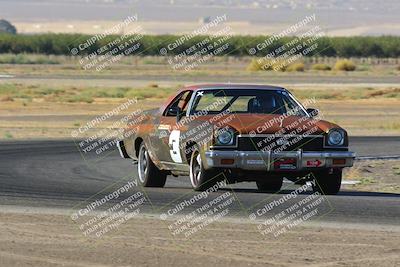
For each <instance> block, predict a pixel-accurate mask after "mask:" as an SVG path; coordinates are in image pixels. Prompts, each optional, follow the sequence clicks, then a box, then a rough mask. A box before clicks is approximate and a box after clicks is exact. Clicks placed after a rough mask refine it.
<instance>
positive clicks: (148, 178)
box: [138, 142, 167, 187]
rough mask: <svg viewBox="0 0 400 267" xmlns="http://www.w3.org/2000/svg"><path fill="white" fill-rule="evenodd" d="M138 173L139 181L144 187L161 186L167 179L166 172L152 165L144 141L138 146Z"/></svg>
mask: <svg viewBox="0 0 400 267" xmlns="http://www.w3.org/2000/svg"><path fill="white" fill-rule="evenodd" d="M138 174H139V183H140V184H141V185H142V186H145V187H163V186H164V185H165V182H166V180H167V174H166V173H165V172H163V171H161V170H159V169H158V168H157V166H156V165H154V163H153V161H152V160H151V158H150V155H149V152H148V150H147V148H146V145H145V144H144V142H142V144H141V145H140V148H139V156H138Z"/></svg>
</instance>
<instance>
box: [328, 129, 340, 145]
mask: <svg viewBox="0 0 400 267" xmlns="http://www.w3.org/2000/svg"><path fill="white" fill-rule="evenodd" d="M343 142H344V132H343V131H341V130H332V131H330V132H329V134H328V144H329V145H331V146H341V145H343Z"/></svg>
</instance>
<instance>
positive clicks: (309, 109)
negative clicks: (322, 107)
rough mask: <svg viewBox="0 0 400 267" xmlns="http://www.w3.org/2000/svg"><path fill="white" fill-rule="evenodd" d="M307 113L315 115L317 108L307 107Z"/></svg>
mask: <svg viewBox="0 0 400 267" xmlns="http://www.w3.org/2000/svg"><path fill="white" fill-rule="evenodd" d="M307 113H308V114H309V115H310V116H311V117H317V116H318V113H319V111H318V109H316V108H308V109H307Z"/></svg>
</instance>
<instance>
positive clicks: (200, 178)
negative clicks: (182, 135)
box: [189, 146, 217, 191]
mask: <svg viewBox="0 0 400 267" xmlns="http://www.w3.org/2000/svg"><path fill="white" fill-rule="evenodd" d="M189 177H190V182H191V184H192V187H193V189H194V190H195V191H204V190H206V189H208V188H210V187H212V186H213V185H215V184H216V183H217V172H216V171H215V170H212V169H211V170H205V169H204V165H203V162H202V159H201V155H200V149H199V147H198V146H195V147H194V149H193V153H192V155H191V157H190V174H189Z"/></svg>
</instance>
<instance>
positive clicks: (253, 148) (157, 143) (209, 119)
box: [118, 84, 355, 194]
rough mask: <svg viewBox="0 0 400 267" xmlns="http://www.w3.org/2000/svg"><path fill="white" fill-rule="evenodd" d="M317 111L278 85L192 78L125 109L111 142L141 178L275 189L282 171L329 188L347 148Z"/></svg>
mask: <svg viewBox="0 0 400 267" xmlns="http://www.w3.org/2000/svg"><path fill="white" fill-rule="evenodd" d="M309 102H312V101H309ZM320 117H321V114H318V110H316V109H312V108H308V109H306V108H305V107H304V106H303V105H302V104H300V103H299V102H298V101H297V100H296V99H295V98H294V97H293V95H292V94H291V93H290V92H289V91H288V90H286V89H284V88H281V87H275V86H267V85H243V84H240V85H235V84H207V85H194V86H188V87H185V88H183V89H182V90H180V91H179V92H178V93H177V94H176V95H174V96H173V97H171V98H170V99H169V100H168V101H167V102H166V103H165V105H163V106H161V107H160V108H159V109H154V110H149V111H145V112H140V113H137V114H135V116H132V118H131V119H130V121H129V123H128V126H127V127H126V129H125V132H124V138H123V139H122V140H120V141H119V142H118V148H119V151H120V153H121V155H122V157H124V158H132V159H134V160H137V166H138V176H139V177H138V178H139V182H140V183H141V184H142V185H143V186H149V187H163V186H164V184H165V181H166V177H167V175H169V174H172V175H174V176H180V175H183V176H185V175H186V176H187V175H189V177H190V182H191V184H192V186H193V188H194V189H195V190H206V189H207V188H209V187H211V186H212V185H214V184H215V183H216V182H217V181H220V180H225V181H227V182H228V183H236V182H240V181H255V182H256V183H257V187H258V189H259V190H261V191H267V192H276V191H278V190H280V188H281V186H282V181H283V178H284V177H285V178H287V179H289V180H292V181H294V182H296V183H305V182H306V181H310V180H312V181H315V183H313V185H314V190H315V191H319V192H321V193H324V194H336V193H338V192H339V190H340V185H341V180H342V169H343V168H344V167H351V166H352V165H353V160H354V158H355V153H353V152H349V151H348V136H347V132H346V131H345V130H344V129H342V128H341V127H340V126H338V125H336V124H333V123H330V122H327V121H324V120H321V118H320Z"/></svg>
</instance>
